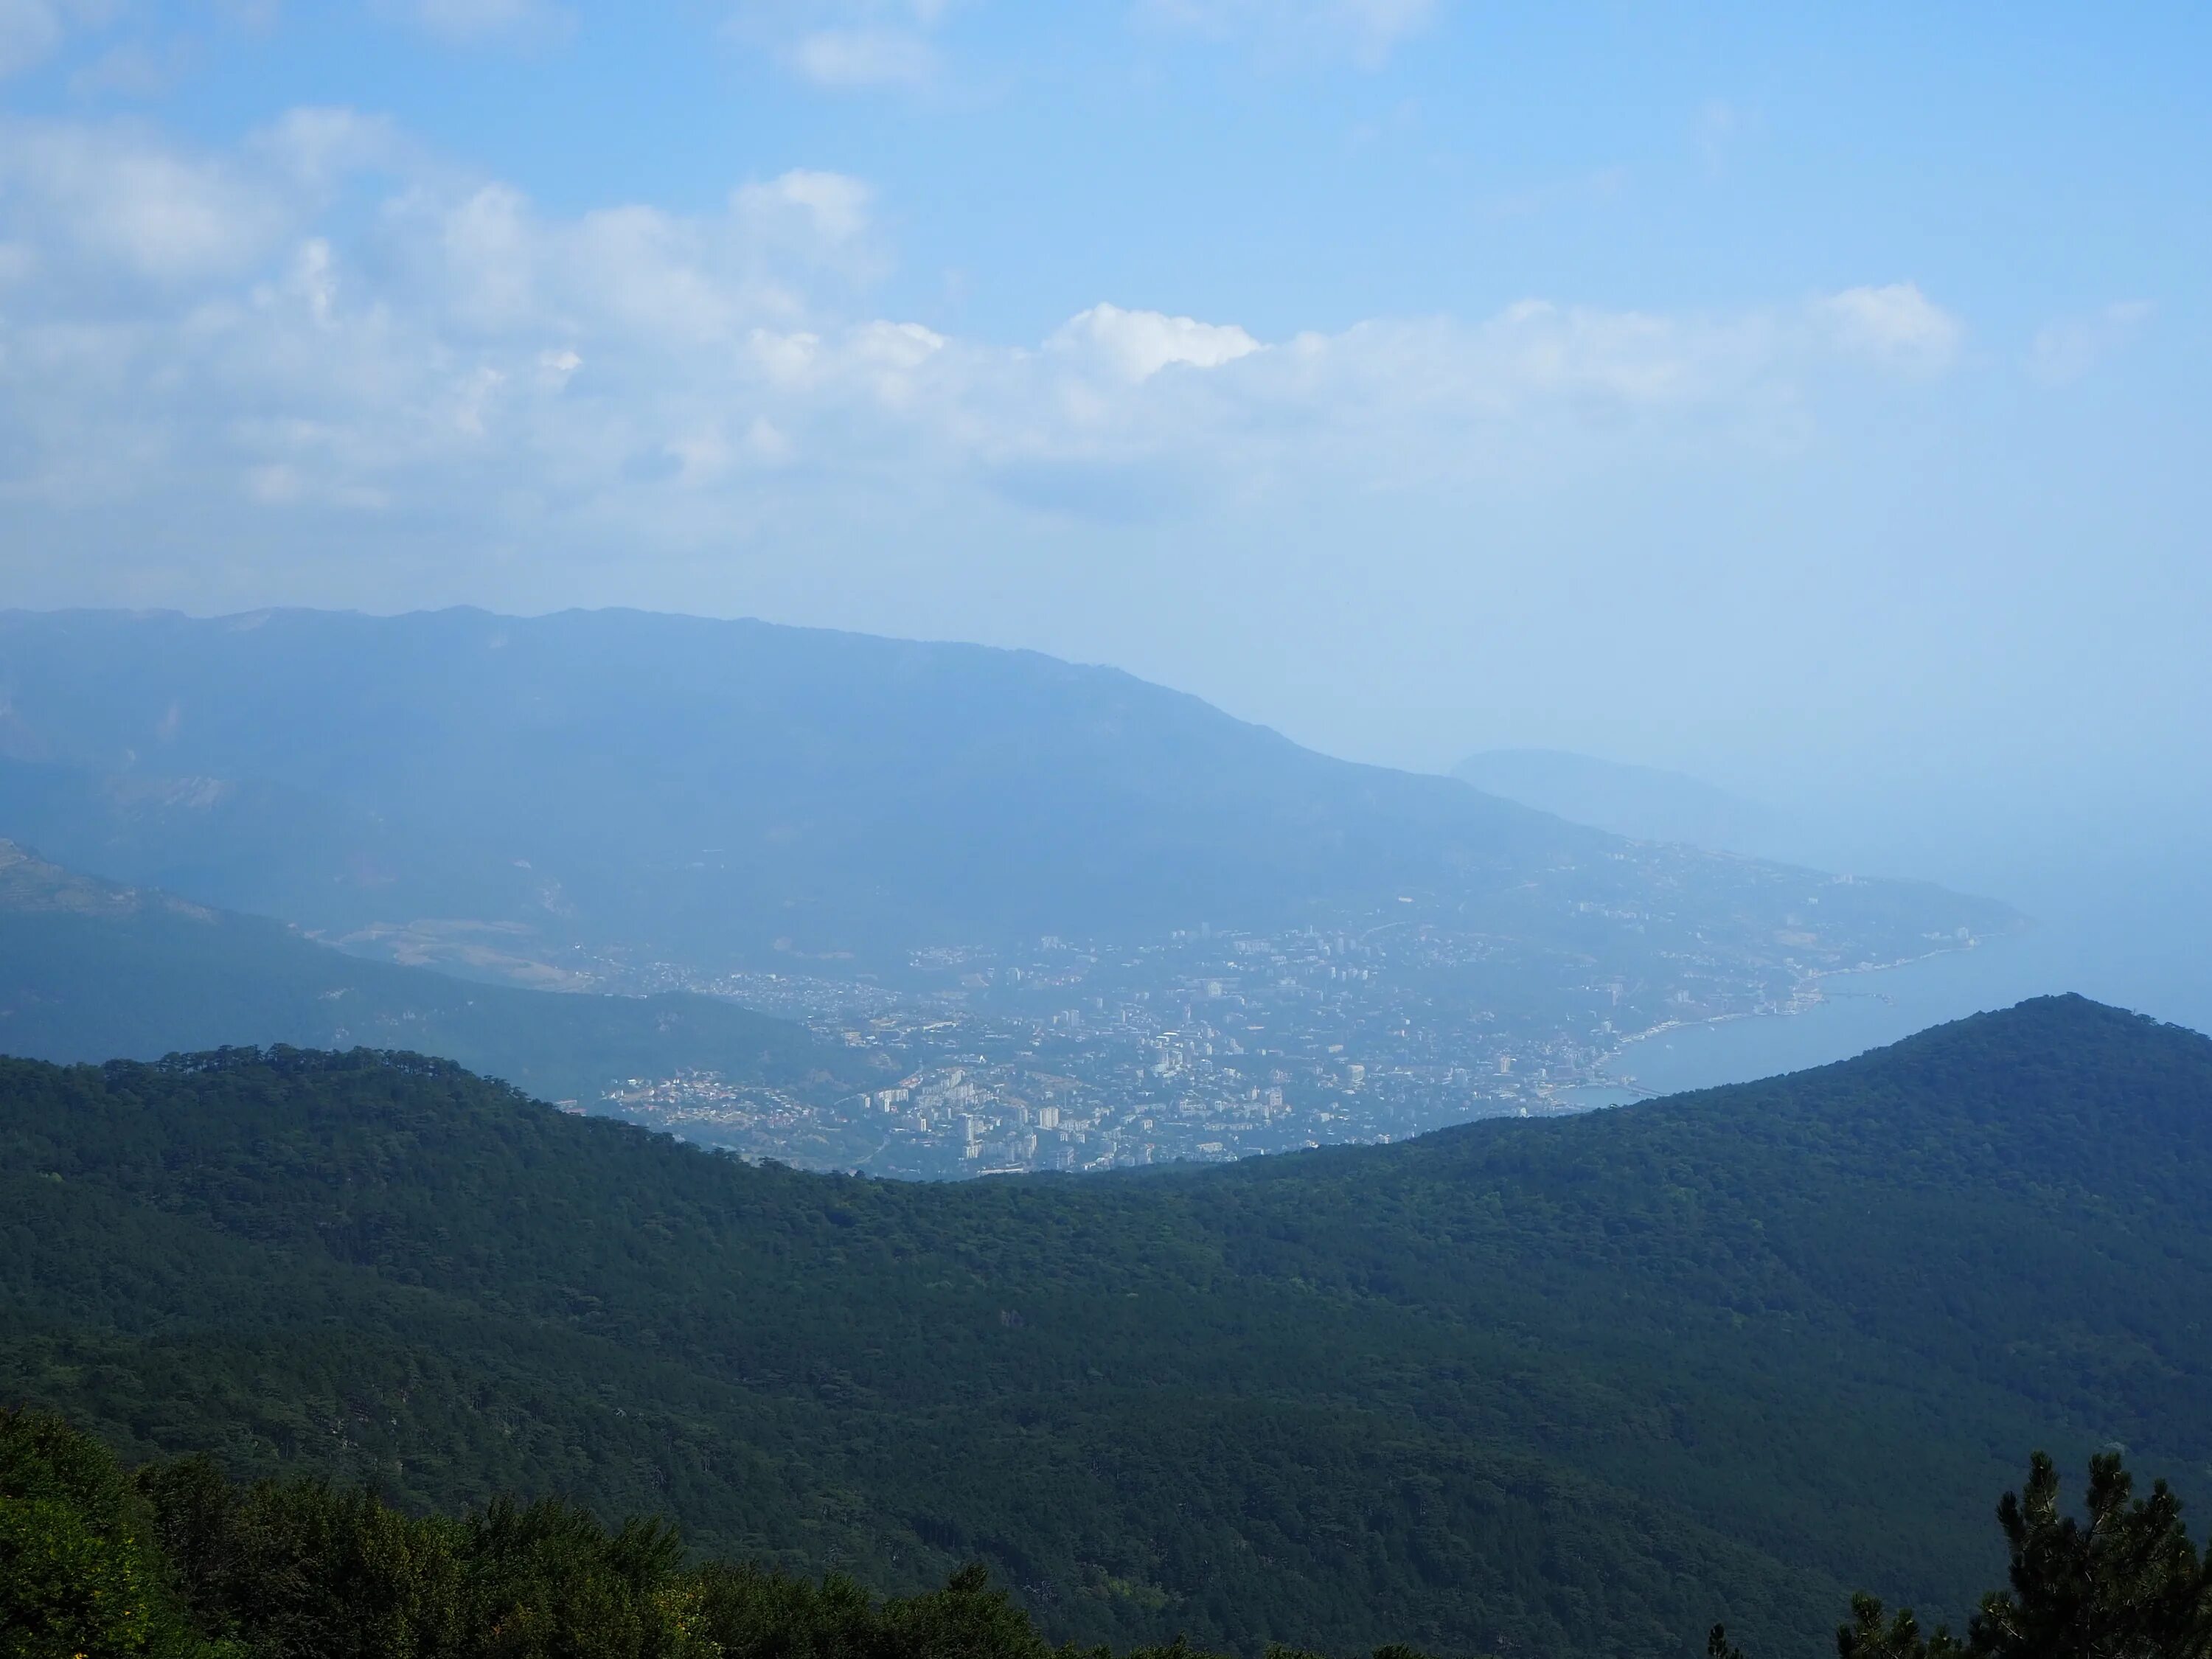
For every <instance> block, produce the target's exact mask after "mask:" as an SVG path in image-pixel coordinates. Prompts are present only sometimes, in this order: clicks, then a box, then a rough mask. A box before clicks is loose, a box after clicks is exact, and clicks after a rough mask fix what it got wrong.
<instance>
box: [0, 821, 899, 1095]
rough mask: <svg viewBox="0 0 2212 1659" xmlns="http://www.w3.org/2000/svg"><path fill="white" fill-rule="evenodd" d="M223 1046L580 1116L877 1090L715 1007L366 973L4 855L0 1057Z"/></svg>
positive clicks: (864, 1062)
mask: <svg viewBox="0 0 2212 1659" xmlns="http://www.w3.org/2000/svg"><path fill="white" fill-rule="evenodd" d="M216 1043H233V1044H239V1045H250V1046H265V1045H269V1044H274V1043H289V1044H291V1045H293V1046H295V1047H299V1048H348V1047H351V1046H354V1045H356V1044H358V1045H361V1046H364V1047H368V1048H410V1049H418V1050H422V1051H427V1052H429V1053H433V1054H441V1055H444V1056H447V1057H448V1058H450V1059H453V1060H457V1061H459V1062H460V1063H461V1064H463V1065H465V1066H470V1067H471V1068H472V1069H474V1070H477V1071H479V1072H483V1073H487V1074H489V1075H492V1076H496V1077H501V1078H504V1079H507V1081H509V1082H511V1083H513V1084H514V1085H516V1086H517V1087H519V1088H521V1089H524V1090H526V1091H530V1092H532V1093H533V1094H535V1095H537V1096H538V1097H541V1098H544V1099H549V1100H561V1099H576V1100H579V1101H580V1102H581V1103H584V1104H585V1105H586V1106H591V1105H593V1104H596V1103H597V1102H598V1100H599V1096H600V1095H601V1093H602V1092H603V1091H605V1089H606V1088H607V1087H608V1086H609V1085H612V1084H615V1083H617V1082H618V1081H620V1080H621V1079H624V1078H627V1077H630V1076H634V1075H637V1074H640V1073H643V1074H646V1075H650V1076H655V1077H659V1076H665V1075H667V1074H668V1073H671V1072H675V1071H678V1070H682V1069H696V1070H702V1071H718V1072H720V1073H724V1074H725V1075H726V1076H729V1077H730V1078H732V1079H733V1080H738V1081H744V1082H759V1083H769V1084H774V1085H784V1086H787V1087H793V1088H800V1089H807V1088H823V1087H829V1088H833V1089H835V1088H841V1087H842V1088H845V1089H849V1088H851V1087H853V1086H854V1085H855V1084H856V1083H861V1082H863V1081H864V1080H873V1079H874V1076H875V1074H874V1073H873V1072H872V1071H871V1069H870V1066H869V1063H868V1062H869V1058H870V1057H869V1056H868V1055H867V1054H864V1053H856V1052H854V1051H853V1050H851V1049H848V1048H842V1047H833V1046H831V1045H829V1044H827V1043H823V1042H819V1041H818V1040H817V1039H816V1038H815V1037H814V1036H812V1035H811V1033H809V1032H808V1031H806V1030H805V1029H804V1028H803V1027H800V1026H798V1025H795V1024H791V1023H790V1022H788V1021H786V1020H780V1019H774V1018H769V1016H767V1015H765V1014H757V1013H754V1012H750V1011H749V1010H746V1009H743V1008H738V1007H736V1006H732V1005H731V1004H728V1003H726V1002H722V1001H719V1000H715V999H713V998H709V997H702V996H690V995H681V994H670V995H662V996H654V997H606V996H592V995H588V994H562V993H557V992H550V991H531V990H524V989H520V988H516V987H504V986H495V985H484V984H471V983H468V982H465V981H460V980H456V979H453V978H449V977H447V975H443V974H437V973H433V972H430V971H428V970H427V969H418V968H404V967H399V966H396V965H393V964H389V963H377V962H366V961H362V960H361V959H360V958H358V957H350V956H347V955H345V954H343V952H340V951H334V950H332V949H331V948H330V947H328V946H327V945H319V944H317V943H315V942H314V941H313V940H312V939H306V938H304V937H302V936H301V934H299V933H297V932H295V931H294V930H293V929H291V928H289V927H285V926H284V925H283V923H281V922H276V921H269V920H267V919H266V918H264V917H259V916H242V915H233V914H230V913H228V912H224V911H220V910H216V909H212V908H208V907H206V906H203V905H196V904H191V903H187V902H185V901H183V900H181V899H179V898H176V897H175V896H173V895H170V894H167V893H163V892H161V891H159V890H148V889H143V888H131V887H124V886H120V885H118V884H115V883H112V882H106V881H100V880H97V879H95V878H90V877H87V876H82V875H79V874H76V873H75V872H70V871H67V870H64V869H62V868H61V867H59V866H56V865H54V864H52V863H49V862H47V861H46V860H43V859H40V858H39V857H37V856H36V855H35V854H32V853H30V852H28V851H27V850H26V849H24V848H20V847H17V846H16V845H15V844H14V843H13V842H6V841H0V1054H17V1055H21V1056H23V1057H25V1058H27V1059H33V1060H59V1061H70V1060H94V1059H107V1058H114V1057H118V1056H120V1057H129V1058H134V1059H140V1060H156V1059H159V1058H160V1057H161V1056H162V1055H163V1054H171V1053H174V1052H177V1051H179V1050H191V1049H201V1048H207V1047H209V1046H210V1045H212V1044H216Z"/></svg>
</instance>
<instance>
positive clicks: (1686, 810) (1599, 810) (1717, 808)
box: [1452, 749, 1802, 861]
mask: <svg viewBox="0 0 2212 1659" xmlns="http://www.w3.org/2000/svg"><path fill="white" fill-rule="evenodd" d="M1452 775H1453V776H1454V777H1455V778H1458V779H1460V780H1461V781H1463V782H1466V783H1470V784H1473V785H1474V787H1476V788H1477V789H1480V790H1482V791H1483V792H1484V793H1487V794H1492V795H1496V796H1498V798H1499V799H1503V800H1510V801H1516V802H1518V803H1519V804H1520V805H1523V806H1528V807H1533V808H1534V809H1535V810H1536V811H1540V812H1550V813H1553V814H1555V815H1556V816H1558V817H1562V818H1565V819H1566V820H1567V822H1569V823H1579V824H1584V825H1587V826H1588V827H1589V828H1590V829H1602V830H1605V831H1607V833H1608V834H1611V835H1616V836H1631V837H1632V838H1634V839H1635V840H1638V841H1673V842H1683V843H1684V844H1686V845H1687V846H1691V847H1703V848H1710V849H1711V850H1713V851H1716V852H1726V853H1741V854H1746V855H1747V856H1750V857H1754V858H1782V859H1785V860H1793V861H1794V860H1795V859H1796V857H1797V854H1796V842H1798V841H1799V840H1802V837H1799V836H1795V835H1793V832H1792V830H1791V827H1790V820H1789V818H1788V817H1787V815H1786V814H1784V813H1783V812H1781V811H1778V810H1776V809H1775V808H1773V807H1771V806H1768V805H1765V804H1764V803H1762V802H1759V801H1754V800H1747V799H1744V798H1743V797H1742V796H1741V795H1735V794H1731V793H1729V792H1728V791H1727V790H1725V789H1722V788H1719V787H1716V786H1715V785H1712V784H1710V783H1707V782H1705V781H1704V780H1703V779H1702V778H1693V777H1692V776H1690V775H1688V774H1687V773H1685V772H1671V771H1668V770H1666V769H1663V768H1660V767H1656V766H1635V765H1631V764H1628V763H1625V762H1620V761H1608V760H1600V759H1598V758H1596V757H1594V756H1590V755H1579V754H1576V753H1573V752H1572V751H1571V750H1564V749H1486V750H1481V751H1480V752H1479V753H1477V754H1473V755H1469V756H1468V757H1467V758H1466V759H1465V760H1463V761H1462V762H1461V763H1459V764H1458V765H1457V766H1455V767H1454V768H1452Z"/></svg>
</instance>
